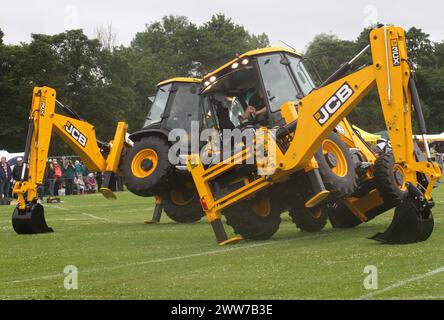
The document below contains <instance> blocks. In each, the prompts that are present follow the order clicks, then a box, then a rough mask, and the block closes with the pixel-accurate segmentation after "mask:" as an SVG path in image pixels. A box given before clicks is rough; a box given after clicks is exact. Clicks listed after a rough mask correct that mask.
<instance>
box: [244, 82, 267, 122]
mask: <svg viewBox="0 0 444 320" xmlns="http://www.w3.org/2000/svg"><path fill="white" fill-rule="evenodd" d="M250 115H253V116H254V121H253V125H255V124H262V125H263V124H264V123H266V120H267V108H266V107H265V100H264V95H263V93H262V90H256V92H255V94H254V95H253V96H252V97H251V98H250V100H249V101H248V105H247V108H246V109H245V111H244V114H243V115H242V121H245V120H248V118H249V117H250Z"/></svg>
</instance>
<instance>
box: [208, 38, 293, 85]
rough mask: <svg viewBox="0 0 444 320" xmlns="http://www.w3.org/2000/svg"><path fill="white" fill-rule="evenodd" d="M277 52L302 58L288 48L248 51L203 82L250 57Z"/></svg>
mask: <svg viewBox="0 0 444 320" xmlns="http://www.w3.org/2000/svg"><path fill="white" fill-rule="evenodd" d="M275 52H286V53H289V54H292V55H294V56H297V57H299V58H301V57H302V55H301V54H299V53H298V52H296V51H294V50H291V49H288V48H283V47H271V48H262V49H255V50H251V51H248V52H246V53H244V54H242V55H240V56H239V57H237V58H236V59H233V60H231V61H230V62H227V63H226V64H224V65H223V66H222V67H220V68H217V69H216V70H214V71H212V72H211V73H209V74H207V75H205V76H204V77H203V82H204V81H206V80H207V79H209V78H211V77H212V76H214V75H216V76H217V74H218V73H219V72H221V71H222V70H224V69H225V68H231V65H232V64H233V63H235V62H240V61H242V59H245V58H249V57H254V56H258V55H262V54H267V53H275Z"/></svg>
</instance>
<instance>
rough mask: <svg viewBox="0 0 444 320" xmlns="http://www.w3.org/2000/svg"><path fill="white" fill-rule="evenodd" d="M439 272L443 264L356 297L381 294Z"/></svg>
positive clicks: (362, 297) (363, 297)
mask: <svg viewBox="0 0 444 320" xmlns="http://www.w3.org/2000/svg"><path fill="white" fill-rule="evenodd" d="M441 272H444V266H442V267H440V268H438V269H435V270H432V271H429V272H426V273H424V274H420V275H417V276H414V277H412V278H410V279H406V280H402V281H399V282H397V283H395V284H392V285H391V286H388V287H386V288H384V289H381V290H378V291H374V292H371V293H369V294H366V295H363V296H361V297H359V298H358V299H367V298H371V297H374V296H376V295H378V294H381V293H384V292H387V291H390V290H393V289H396V288H399V287H403V286H405V285H406V284H409V283H411V282H415V281H418V280H422V279H424V278H427V277H431V276H434V275H435V274H438V273H441Z"/></svg>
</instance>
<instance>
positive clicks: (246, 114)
mask: <svg viewBox="0 0 444 320" xmlns="http://www.w3.org/2000/svg"><path fill="white" fill-rule="evenodd" d="M255 113H256V109H255V108H254V107H252V106H247V109H245V112H244V114H243V115H242V120H247V119H248V117H249V116H250V114H255Z"/></svg>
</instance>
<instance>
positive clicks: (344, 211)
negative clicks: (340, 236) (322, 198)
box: [326, 203, 362, 229]
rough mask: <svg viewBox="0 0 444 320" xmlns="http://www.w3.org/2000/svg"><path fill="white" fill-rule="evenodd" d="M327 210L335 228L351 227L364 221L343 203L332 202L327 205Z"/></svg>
mask: <svg viewBox="0 0 444 320" xmlns="http://www.w3.org/2000/svg"><path fill="white" fill-rule="evenodd" d="M326 210H327V215H328V218H329V219H330V223H331V225H332V227H333V228H336V229H351V228H354V227H356V226H358V225H360V224H361V223H362V221H361V220H359V218H358V217H356V216H355V215H354V214H353V212H352V211H351V210H350V209H349V208H347V206H345V205H344V204H342V203H330V204H328V205H327V206H326Z"/></svg>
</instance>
